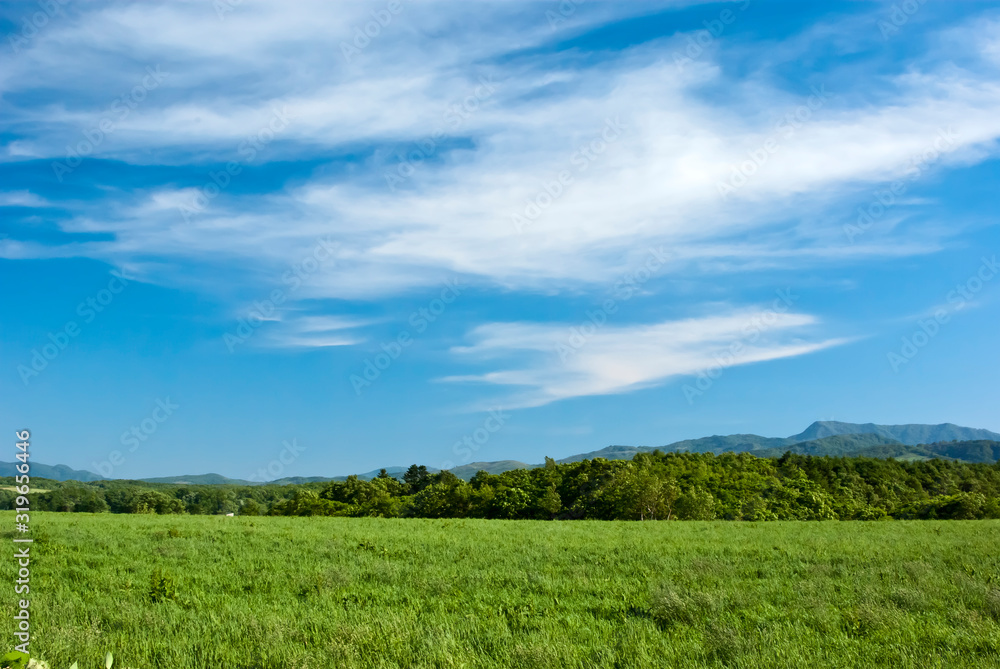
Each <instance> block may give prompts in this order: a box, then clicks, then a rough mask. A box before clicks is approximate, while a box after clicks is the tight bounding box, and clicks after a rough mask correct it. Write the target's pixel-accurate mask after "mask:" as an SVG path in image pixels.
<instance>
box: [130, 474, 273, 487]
mask: <svg viewBox="0 0 1000 669" xmlns="http://www.w3.org/2000/svg"><path fill="white" fill-rule="evenodd" d="M139 480H140V481H145V482H146V483H173V484H185V483H186V484H188V485H222V484H226V485H260V484H259V483H254V482H253V481H246V480H244V479H231V478H229V477H226V476H223V475H222V474H185V475H183V476H160V477H157V478H149V479H139Z"/></svg>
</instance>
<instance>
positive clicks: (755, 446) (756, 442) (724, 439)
mask: <svg viewBox="0 0 1000 669" xmlns="http://www.w3.org/2000/svg"><path fill="white" fill-rule="evenodd" d="M793 443H795V441H794V440H791V439H785V438H782V437H761V436H760V435H756V434H730V435H727V436H721V435H716V436H713V437H702V438H700V439H685V440H684V441H676V442H674V443H672V444H670V445H669V446H663V447H661V448H660V450H661V451H689V452H691V453H725V452H726V451H735V452H742V451H756V450H759V449H762V448H778V447H781V446H786V445H788V444H793Z"/></svg>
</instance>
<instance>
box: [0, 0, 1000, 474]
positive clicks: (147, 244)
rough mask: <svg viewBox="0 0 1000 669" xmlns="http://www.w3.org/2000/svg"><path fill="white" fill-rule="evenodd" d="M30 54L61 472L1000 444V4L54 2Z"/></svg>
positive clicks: (3, 124) (17, 66)
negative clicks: (681, 443)
mask: <svg viewBox="0 0 1000 669" xmlns="http://www.w3.org/2000/svg"><path fill="white" fill-rule="evenodd" d="M365 31H367V33H368V34H365ZM0 34H2V35H3V36H4V39H3V44H2V45H0V93H2V97H0V280H2V281H3V285H4V286H5V287H6V289H5V290H3V291H0V300H2V305H0V307H2V314H3V317H2V318H3V327H2V331H0V358H2V361H3V365H2V369H3V372H2V374H0V395H2V399H3V401H2V403H0V423H2V424H3V426H4V430H5V431H6V433H7V434H11V435H12V434H13V431H14V430H16V429H25V428H27V429H30V430H31V431H32V433H33V449H34V457H35V459H36V460H37V461H39V462H46V463H50V464H55V463H65V464H68V465H70V466H72V467H75V468H81V469H90V470H93V471H97V470H101V469H103V471H102V473H110V475H113V476H114V477H141V476H156V475H168V474H181V473H204V472H209V471H213V472H219V473H222V474H226V475H228V476H232V477H238V478H250V477H254V476H257V475H259V473H260V472H261V471H262V470H264V471H266V468H267V467H268V466H270V467H271V473H272V474H276V473H277V474H280V475H282V476H290V475H337V474H346V473H351V472H361V471H368V470H371V469H373V468H376V467H379V466H389V465H408V464H410V463H413V462H419V463H425V464H428V465H430V466H435V467H442V466H454V465H459V464H465V463H467V462H470V461H478V460H500V459H518V460H522V461H527V462H540V461H541V460H542V458H543V457H544V456H546V455H550V456H553V457H557V458H558V457H565V456H568V455H571V454H574V453H579V452H585V451H589V450H595V449H598V448H602V447H604V446H606V445H608V444H643V445H661V444H666V443H670V442H672V441H675V440H678V439H683V438H690V437H698V436H704V435H709V434H729V433H736V432H753V433H757V434H764V435H773V436H786V435H790V434H793V433H796V432H799V431H800V430H802V429H803V428H805V427H806V426H807V425H808V424H809V423H810V422H812V421H814V420H817V419H836V420H844V421H853V422H869V421H871V422H879V423H908V422H915V423H939V422H955V423H959V424H963V425H968V426H972V427H984V428H989V429H992V430H995V431H1000V417H998V416H1000V414H998V413H997V410H996V407H997V406H998V399H1000V391H998V386H997V374H996V372H997V369H998V368H1000V365H998V363H1000V351H998V347H997V336H996V332H997V326H998V322H1000V319H998V311H997V306H998V299H1000V277H997V278H994V275H997V274H998V273H1000V268H997V266H996V257H997V254H998V250H1000V227H998V225H997V223H998V218H997V201H998V199H997V184H998V177H1000V161H998V159H997V154H998V142H997V140H998V138H1000V114H998V113H997V110H998V109H1000V78H998V75H1000V6H998V4H997V3H995V2H994V3H987V2H981V3H973V2H955V3H940V2H939V3H933V2H930V3H926V4H924V3H921V2H918V1H917V0H913V2H910V3H899V4H893V3H881V2H825V3H784V2H782V3H778V2H759V1H758V2H754V1H751V2H746V1H745V0H743V1H741V2H732V3H699V2H642V3H639V2H634V3H628V2H614V3H612V2H595V1H594V0H587V1H586V2H576V3H574V2H572V1H567V2H563V3H556V2H513V1H510V2H498V3H451V2H427V3H417V2H409V1H405V0H402V1H401V2H398V3H396V2H389V1H383V2H371V3H360V2H358V3H325V2H296V3H276V2H253V1H251V0H244V1H243V2H239V3H235V2H229V1H228V0H218V1H217V2H215V3H211V2H169V3H159V2H143V3H131V4H129V3H100V2H95V3H72V2H64V3H60V2H58V0H54V1H53V2H51V3H47V4H46V3H33V2H4V3H0ZM491 412H493V413H491ZM491 416H492V417H491ZM467 438H468V439H467ZM463 442H464V444H465V445H463ZM286 444H287V445H286ZM470 445H471V446H470ZM116 452H117V453H116ZM4 459H5V460H12V459H13V439H12V440H11V456H10V457H7V458H3V457H0V460H4ZM265 478H266V477H265Z"/></svg>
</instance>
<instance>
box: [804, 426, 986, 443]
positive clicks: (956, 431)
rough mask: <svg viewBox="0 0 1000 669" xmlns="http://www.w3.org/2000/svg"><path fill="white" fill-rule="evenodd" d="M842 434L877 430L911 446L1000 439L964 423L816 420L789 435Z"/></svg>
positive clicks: (881, 435)
mask: <svg viewBox="0 0 1000 669" xmlns="http://www.w3.org/2000/svg"><path fill="white" fill-rule="evenodd" d="M842 434H877V435H878V436H880V437H883V438H885V439H891V440H894V441H898V442H899V443H901V444H907V445H908V446H916V445H918V444H933V443H939V442H944V441H976V440H983V439H985V440H989V441H1000V434H998V433H996V432H990V431H989V430H979V429H975V428H971V427H961V426H959V425H953V424H952V423H942V424H940V425H918V424H910V425H876V424H875V423H840V422H836V421H816V422H815V423H813V424H812V425H810V426H809V427H807V428H806V429H805V431H803V432H800V433H799V434H796V435H794V436H792V437H789V439H791V440H792V441H793V442H796V443H797V442H803V441H812V440H815V439H823V438H825V437H834V436H837V435H842Z"/></svg>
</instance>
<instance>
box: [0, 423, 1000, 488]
mask: <svg viewBox="0 0 1000 669" xmlns="http://www.w3.org/2000/svg"><path fill="white" fill-rule="evenodd" d="M956 443H957V445H955V444H956ZM654 450H660V451H663V452H692V453H709V452H711V453H715V454H721V453H727V452H728V453H740V452H749V453H753V454H754V455H758V456H760V457H780V456H781V455H783V454H784V453H785V452H788V451H790V452H793V453H799V454H802V455H832V456H841V455H868V456H869V457H897V458H901V459H929V458H933V457H940V458H945V459H956V460H963V461H968V462H996V461H997V460H998V459H1000V433H996V432H991V431H990V430H984V429H979V428H970V427H962V426H960V425H955V424H954V423H940V424H938V425H926V424H920V423H910V424H902V425H879V424H877V423H844V422H840V421H815V422H813V423H812V424H811V425H809V427H807V428H806V429H805V430H803V431H802V432H800V433H798V434H795V435H792V436H790V437H763V436H760V435H756V434H731V435H713V436H710V437H700V438H696V439H684V440H681V441H676V442H673V443H671V444H668V445H666V446H626V445H612V446H606V447H605V448H602V449H599V450H596V451H590V452H587V453H579V454H576V455H571V456H568V457H565V458H562V459H558V460H556V462H558V463H560V464H564V463H570V462H579V461H581V460H592V459H594V458H605V459H608V460H631V459H632V458H633V457H635V455H636V454H638V453H651V452H653V451H654ZM879 453H881V454H883V455H876V454H879ZM893 453H895V454H896V455H892V454H893ZM963 455H964V456H965V457H960V456H963ZM967 458H971V459H967ZM17 464H18V463H16V462H0V476H16V475H17V473H18V472H17V470H16V465H17ZM541 466H543V465H541V464H528V463H524V462H521V461H519V460H499V461H494V462H472V463H467V464H464V465H459V466H457V467H454V468H452V469H451V470H449V471H451V472H452V473H453V474H455V475H456V476H458V477H459V478H464V479H469V478H472V476H474V475H475V473H476V472H477V471H479V470H485V471H487V472H489V473H491V474H498V473H501V472H504V471H509V470H511V469H521V468H524V469H532V468H535V467H541ZM385 469H386V472H387V473H388V474H390V475H392V476H396V477H400V476H401V475H402V473H403V472H405V471H406V467H399V466H394V467H385ZM427 470H428V471H429V472H431V473H436V472H437V471H439V470H437V469H435V468H433V467H428V468H427ZM379 471H380V470H379V469H375V470H372V471H370V472H366V473H364V474H358V475H357V476H358V478H360V479H364V480H367V479H371V478H374V477H375V476H377V475H378V473H379ZM31 475H32V476H34V477H37V478H46V479H54V480H57V481H69V480H74V481H81V482H92V481H99V480H104V479H103V477H101V476H99V475H98V474H94V473H93V472H89V471H85V470H76V469H72V468H71V467H68V466H66V465H45V464H42V463H36V462H33V463H32V464H31ZM346 479H347V476H331V477H325V476H309V477H303V476H291V477H284V478H281V479H276V480H274V481H266V482H265V481H248V480H245V479H232V478H229V477H226V476H223V475H221V474H214V473H209V474H189V475H184V476H161V477H152V478H144V479H139V480H140V481H143V482H146V483H170V484H176V485H182V484H189V485H225V484H228V485H263V484H265V483H267V484H269V485H291V484H298V483H308V482H323V481H344V480H346Z"/></svg>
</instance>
